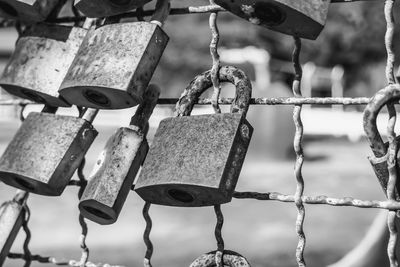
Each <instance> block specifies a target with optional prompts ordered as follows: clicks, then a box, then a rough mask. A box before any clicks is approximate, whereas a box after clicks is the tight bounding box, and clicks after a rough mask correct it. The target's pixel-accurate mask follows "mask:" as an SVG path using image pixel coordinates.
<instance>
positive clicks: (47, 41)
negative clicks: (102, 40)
mask: <svg viewBox="0 0 400 267" xmlns="http://www.w3.org/2000/svg"><path fill="white" fill-rule="evenodd" d="M86 33H87V30H85V29H82V28H78V27H69V26H62V25H50V24H44V23H43V24H37V25H33V26H32V27H29V28H28V29H27V30H26V31H25V32H24V33H23V34H22V35H21V37H20V38H19V39H18V41H17V44H16V48H15V51H14V53H13V55H12V57H11V59H10V61H9V62H8V64H7V66H6V68H5V70H4V73H3V75H2V77H1V78H0V86H1V87H2V88H4V89H5V90H6V91H7V92H9V93H10V94H13V95H16V96H19V97H22V98H27V99H30V100H33V101H35V102H38V103H46V104H48V105H51V106H60V107H64V106H65V107H66V106H70V105H69V104H68V103H67V102H66V101H65V100H64V99H63V98H62V97H60V95H59V93H58V90H59V88H60V86H61V83H62V81H63V80H64V77H65V75H66V74H67V71H68V69H69V67H70V65H71V63H72V61H73V60H74V58H75V55H76V53H77V52H78V49H79V47H80V45H81V43H82V41H83V39H84V37H85V35H86Z"/></svg>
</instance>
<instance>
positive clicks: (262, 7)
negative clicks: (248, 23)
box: [254, 2, 286, 26]
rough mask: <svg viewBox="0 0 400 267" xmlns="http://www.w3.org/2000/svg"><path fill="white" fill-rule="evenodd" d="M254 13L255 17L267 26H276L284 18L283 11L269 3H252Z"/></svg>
mask: <svg viewBox="0 0 400 267" xmlns="http://www.w3.org/2000/svg"><path fill="white" fill-rule="evenodd" d="M254 13H255V16H256V17H257V18H259V19H260V20H261V21H262V22H263V23H264V24H266V25H268V26H278V25H280V24H282V23H283V22H284V21H285V19H286V14H285V12H283V11H282V10H281V9H280V8H279V7H277V6H276V5H274V4H271V3H262V2H258V3H256V4H255V5H254Z"/></svg>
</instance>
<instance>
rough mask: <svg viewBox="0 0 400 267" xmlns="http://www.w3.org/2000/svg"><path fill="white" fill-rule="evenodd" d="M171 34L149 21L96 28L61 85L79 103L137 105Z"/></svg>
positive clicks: (70, 99)
mask: <svg viewBox="0 0 400 267" xmlns="http://www.w3.org/2000/svg"><path fill="white" fill-rule="evenodd" d="M167 42H168V36H167V35H166V34H165V32H164V31H163V30H162V29H161V28H160V27H158V26H157V25H155V24H153V23H149V22H134V23H120V24H114V25H105V26H102V27H100V28H98V29H92V30H90V31H89V34H88V35H87V37H86V38H85V41H84V42H83V44H82V46H81V48H80V49H79V52H78V55H77V57H76V58H75V60H74V62H73V63H72V66H71V68H70V69H69V71H68V74H67V76H66V77H65V80H64V82H63V84H62V86H61V90H60V94H61V95H62V96H63V97H65V98H66V99H67V101H68V102H70V103H72V104H76V105H78V106H85V107H93V108H100V109H119V108H127V107H132V106H135V105H137V104H138V103H140V102H142V96H143V93H144V91H145V89H146V88H147V86H148V84H149V82H150V79H151V78H152V76H153V73H154V71H155V69H156V67H157V65H158V62H159V60H160V58H161V55H162V53H163V51H164V49H165V47H166V45H167Z"/></svg>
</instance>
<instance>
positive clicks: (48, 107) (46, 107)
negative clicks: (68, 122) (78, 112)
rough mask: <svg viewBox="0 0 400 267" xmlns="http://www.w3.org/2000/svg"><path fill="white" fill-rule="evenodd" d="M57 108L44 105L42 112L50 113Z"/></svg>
mask: <svg viewBox="0 0 400 267" xmlns="http://www.w3.org/2000/svg"><path fill="white" fill-rule="evenodd" d="M57 110H58V107H52V106H49V105H45V106H44V107H43V109H42V112H43V113H50V114H55V113H56V112H57Z"/></svg>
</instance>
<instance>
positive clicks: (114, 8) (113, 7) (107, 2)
mask: <svg viewBox="0 0 400 267" xmlns="http://www.w3.org/2000/svg"><path fill="white" fill-rule="evenodd" d="M150 1H152V0H75V7H76V8H77V9H78V10H79V11H81V12H82V13H83V14H84V15H85V16H87V17H90V18H102V17H109V16H114V15H118V14H121V13H125V12H127V11H129V10H132V9H134V8H138V7H141V6H143V5H145V4H147V3H148V2H150Z"/></svg>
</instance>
